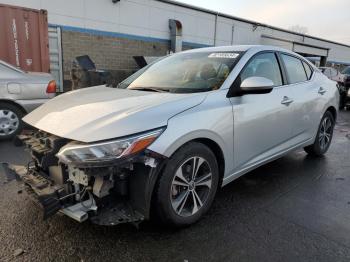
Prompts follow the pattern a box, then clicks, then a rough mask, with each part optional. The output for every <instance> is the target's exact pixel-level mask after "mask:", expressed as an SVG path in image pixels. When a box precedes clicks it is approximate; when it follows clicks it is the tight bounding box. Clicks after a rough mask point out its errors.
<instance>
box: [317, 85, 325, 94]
mask: <svg viewBox="0 0 350 262" xmlns="http://www.w3.org/2000/svg"><path fill="white" fill-rule="evenodd" d="M326 92H327V90H326V89H324V88H323V87H320V89H318V93H319V94H320V95H323V94H324V93H326Z"/></svg>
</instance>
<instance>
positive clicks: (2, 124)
mask: <svg viewBox="0 0 350 262" xmlns="http://www.w3.org/2000/svg"><path fill="white" fill-rule="evenodd" d="M23 115H24V114H23V112H22V110H21V109H20V108H19V107H17V106H15V105H12V104H9V103H1V102H0V140H7V139H12V138H14V137H15V136H16V135H17V134H19V133H20V132H21V131H22V128H23V122H22V117H23Z"/></svg>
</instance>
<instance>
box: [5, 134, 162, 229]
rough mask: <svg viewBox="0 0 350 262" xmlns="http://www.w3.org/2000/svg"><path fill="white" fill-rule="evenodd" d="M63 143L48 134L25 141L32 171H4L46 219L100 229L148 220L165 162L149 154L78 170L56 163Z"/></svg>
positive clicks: (12, 168)
mask: <svg viewBox="0 0 350 262" xmlns="http://www.w3.org/2000/svg"><path fill="white" fill-rule="evenodd" d="M59 139H60V138H57V137H54V136H52V135H49V134H41V135H36V136H31V137H30V139H24V142H25V143H26V145H27V146H28V147H29V150H30V151H31V155H32V159H33V161H31V162H30V163H29V164H28V166H27V167H25V166H14V165H9V164H6V163H2V164H1V165H0V169H2V173H4V174H5V175H6V176H7V179H8V180H17V181H18V182H19V183H20V184H22V185H23V186H24V188H25V189H26V192H28V194H29V196H31V198H32V199H33V200H34V201H35V202H36V203H37V204H39V205H40V207H41V209H42V210H43V218H44V219H47V218H49V217H51V216H53V215H55V214H56V213H58V212H59V213H62V214H64V215H67V216H69V217H70V218H72V219H74V220H76V221H78V222H83V221H86V220H91V221H92V222H93V223H96V224H99V225H117V224H120V223H127V222H129V223H134V224H136V225H137V224H138V223H139V222H141V221H143V220H145V219H149V217H150V209H151V203H152V192H153V188H154V186H155V183H156V181H157V177H158V175H159V173H160V172H161V170H162V168H163V166H164V164H165V162H166V159H165V158H163V157H162V156H159V155H155V154H154V153H153V152H147V151H146V152H142V153H140V154H138V155H136V156H134V157H133V158H130V159H128V160H127V161H124V162H120V163H115V165H113V166H109V167H104V168H93V167H91V168H85V169H84V168H76V167H71V166H66V165H62V164H60V163H59V162H58V161H57V159H56V158H55V154H56V153H57V151H58V150H59V147H61V146H62V145H63V144H64V143H63V142H60V141H61V140H59ZM57 144H59V146H58V147H56V146H55V145H57ZM0 172H1V170H0Z"/></svg>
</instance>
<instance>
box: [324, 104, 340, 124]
mask: <svg viewBox="0 0 350 262" xmlns="http://www.w3.org/2000/svg"><path fill="white" fill-rule="evenodd" d="M327 111H329V112H331V114H332V115H333V118H334V121H336V120H337V110H336V109H335V107H334V106H330V107H328V108H327V109H326V111H325V112H327Z"/></svg>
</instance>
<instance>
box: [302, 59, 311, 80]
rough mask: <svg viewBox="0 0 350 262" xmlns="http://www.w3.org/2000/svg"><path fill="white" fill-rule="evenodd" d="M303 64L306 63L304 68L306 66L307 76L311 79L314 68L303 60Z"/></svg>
mask: <svg viewBox="0 0 350 262" xmlns="http://www.w3.org/2000/svg"><path fill="white" fill-rule="evenodd" d="M303 65H304V68H305V72H306V76H307V79H310V78H311V76H312V69H311V67H310V66H309V65H308V64H307V63H306V62H304V61H303Z"/></svg>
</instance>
